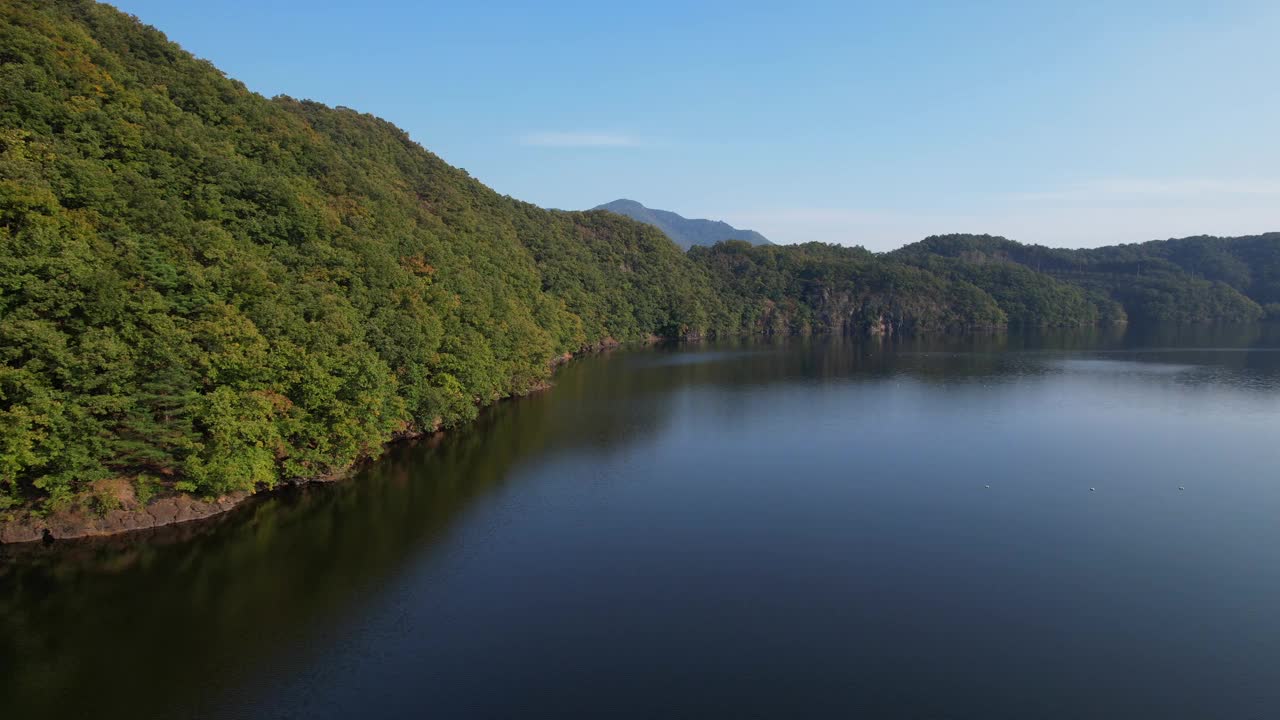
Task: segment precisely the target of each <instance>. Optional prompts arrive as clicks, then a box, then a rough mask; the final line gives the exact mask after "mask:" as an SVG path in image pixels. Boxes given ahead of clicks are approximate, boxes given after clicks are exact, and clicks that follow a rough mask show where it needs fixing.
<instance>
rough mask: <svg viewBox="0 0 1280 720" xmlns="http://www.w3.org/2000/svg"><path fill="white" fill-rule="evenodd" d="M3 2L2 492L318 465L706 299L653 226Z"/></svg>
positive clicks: (106, 31)
mask: <svg viewBox="0 0 1280 720" xmlns="http://www.w3.org/2000/svg"><path fill="white" fill-rule="evenodd" d="M0 14H2V16H0V338H2V339H3V342H2V343H0V507H2V506H3V505H5V504H13V503H15V502H18V501H19V500H20V499H21V498H24V497H38V498H42V499H43V500H45V501H46V502H47V503H48V504H50V505H55V506H56V505H58V504H60V503H61V502H63V501H65V500H66V499H68V498H70V497H71V496H72V495H73V494H75V493H76V492H78V491H79V490H82V489H84V488H86V487H88V485H89V484H90V483H92V482H93V481H94V480H96V479H99V478H105V477H110V476H118V475H129V476H133V475H137V476H139V477H140V478H141V480H140V481H139V487H140V489H141V490H142V491H143V492H144V493H147V492H150V489H151V488H161V487H165V486H166V485H167V484H169V483H172V482H176V483H177V487H178V488H179V489H184V490H193V491H198V492H200V493H207V494H213V493H221V492H225V491H228V490H231V489H236V488H241V489H244V488H253V487H260V486H263V485H270V484H272V483H274V482H276V481H277V480H278V479H280V478H286V477H295V476H313V475H318V474H324V473H328V472H332V471H335V470H339V469H341V468H344V467H346V466H348V465H350V464H351V463H352V462H353V461H354V460H356V459H358V458H359V457H361V456H364V455H367V454H371V453H374V452H376V451H377V449H378V448H379V447H380V446H381V444H382V443H383V442H384V441H385V440H386V439H388V438H389V437H391V436H392V435H393V434H395V433H400V432H407V431H414V430H423V429H432V428H436V427H440V426H450V425H454V424H457V423H460V422H465V421H466V420H469V419H470V418H472V417H474V415H475V414H476V412H477V408H478V407H480V406H482V405H484V404H487V403H489V402H491V401H492V400H494V399H495V398H498V397H501V396H504V395H509V394H512V393H519V392H523V391H526V390H528V389H530V388H532V387H535V386H537V385H539V384H540V383H542V382H544V381H545V380H546V378H547V377H548V375H549V369H548V361H549V360H551V359H552V358H554V357H556V356H559V355H561V354H563V353H566V352H572V351H574V350H578V349H580V348H583V347H586V346H589V345H591V344H593V343H598V342H600V341H602V340H605V339H606V338H609V337H612V338H616V339H618V340H624V341H625V340H637V339H642V338H645V337H648V336H649V335H650V334H671V335H678V334H684V333H695V334H696V333H701V332H704V331H705V330H706V329H707V327H709V325H710V323H712V322H713V321H714V320H716V319H719V318H721V317H722V315H723V310H722V309H721V306H720V303H719V301H718V300H717V299H716V298H715V297H714V296H713V295H712V294H711V292H710V290H709V287H708V285H709V284H708V282H707V281H706V280H705V277H704V274H703V271H702V270H701V269H699V268H698V267H697V266H695V265H694V264H693V263H691V262H690V261H689V260H688V259H687V258H686V257H684V255H683V254H682V253H680V251H679V250H678V249H677V248H675V247H674V246H672V245H671V244H670V242H669V241H668V240H667V239H666V238H665V237H663V236H662V235H661V233H659V232H658V231H656V230H653V229H651V228H649V227H647V226H645V225H642V224H639V223H632V222H628V221H625V220H622V219H620V218H617V217H616V216H613V215H610V214H608V213H603V212H601V213H585V214H584V213H555V212H548V211H544V210H541V209H538V208H535V207H533V206H531V205H527V204H524V203H520V202H517V201H514V200H511V199H509V198H506V197H502V196H500V195H498V194H496V193H494V192H492V191H491V190H489V189H488V188H486V187H484V186H483V185H481V184H480V183H478V182H477V181H475V180H473V179H472V178H470V177H469V176H467V174H466V173H464V172H462V171H460V170H456V169H454V168H451V167H449V166H448V165H447V164H445V163H444V162H442V161H441V160H440V159H439V158H437V157H435V156H434V155H432V154H430V153H428V152H426V151H424V150H423V149H422V148H421V147H419V146H418V145H416V144H415V143H413V142H412V141H410V140H409V138H408V137H407V136H406V135H405V134H404V133H403V132H402V131H400V130H398V129H397V128H395V127H393V126H392V125H390V124H389V123H386V122H383V121H381V120H378V119H376V118H373V117H371V116H368V115H362V114H359V113H357V112H354V111H352V110H347V109H342V108H339V109H331V108H327V107H323V106H320V105H318V104H315V103H308V102H300V101H296V100H292V99H289V98H277V99H275V100H267V99H265V98H263V97H261V96H259V95H256V94H254V93H251V92H249V91H248V90H246V89H245V87H244V86H243V85H241V84H240V83H238V82H235V81H233V80H229V79H227V78H226V77H224V76H223V75H222V74H221V73H219V72H218V71H217V70H216V69H214V68H213V67H212V66H210V65H209V64H208V63H205V62H202V61H199V60H196V59H194V58H192V57H191V56H190V55H188V54H187V53H185V52H183V51H182V50H181V49H180V48H178V47H177V46H176V45H174V44H172V43H170V42H168V41H167V40H166V39H165V37H164V36H163V35H162V34H161V33H159V32H158V31H156V30H154V29H151V28H148V27H145V26H143V25H141V24H139V23H138V22H137V21H135V20H134V19H132V18H130V17H128V16H126V15H124V14H122V13H119V12H118V11H116V10H114V9H112V8H110V7H108V6H105V5H97V4H95V3H92V2H86V1H83V0H60V1H58V2H45V1H42V0H40V1H38V0H18V1H14V2H6V3H4V4H3V5H2V6H0Z"/></svg>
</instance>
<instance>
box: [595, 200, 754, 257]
mask: <svg viewBox="0 0 1280 720" xmlns="http://www.w3.org/2000/svg"><path fill="white" fill-rule="evenodd" d="M592 209H593V210H608V211H609V212H614V213H617V214H619V215H625V216H627V217H629V218H631V219H632V220H639V221H640V222H642V223H645V224H646V225H652V226H654V227H656V228H658V229H659V230H661V231H662V232H664V233H666V234H667V237H669V238H671V239H672V240H674V241H675V243H676V244H677V245H679V246H680V247H681V248H683V249H685V250H688V249H689V248H691V247H693V246H694V245H715V244H716V243H718V242H720V241H721V240H746V241H747V242H749V243H751V244H752V245H772V244H773V243H771V242H769V239H768V238H766V237H765V236H763V235H761V234H760V233H758V232H756V231H755V230H739V229H738V228H736V227H734V226H732V225H730V224H729V223H726V222H721V221H719V220H691V219H689V218H686V217H682V216H680V215H677V214H675V213H673V212H670V211H668V210H654V209H653V208H647V207H645V206H643V205H641V204H640V203H638V202H636V201H635V200H614V201H613V202H611V203H605V204H604V205H597V206H596V207H594V208H592Z"/></svg>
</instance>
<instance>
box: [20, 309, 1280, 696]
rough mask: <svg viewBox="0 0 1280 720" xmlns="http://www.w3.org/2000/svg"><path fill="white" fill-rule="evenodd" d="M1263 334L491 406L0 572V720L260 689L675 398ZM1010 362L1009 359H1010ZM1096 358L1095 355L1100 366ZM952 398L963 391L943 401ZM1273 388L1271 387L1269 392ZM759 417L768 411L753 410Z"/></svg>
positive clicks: (874, 348)
mask: <svg viewBox="0 0 1280 720" xmlns="http://www.w3.org/2000/svg"><path fill="white" fill-rule="evenodd" d="M1278 340H1280V338H1278V337H1277V332H1276V328H1274V327H1271V328H1267V327H1264V326H1252V327H1234V328H1233V327H1221V326H1219V327H1213V326H1205V327H1193V328H1187V327H1182V328H1127V329H1126V328H1110V329H1107V328H1094V329H1089V330H1085V331H1054V332H1048V331H1032V332H1022V333H1019V332H1010V333H1000V334H991V335H966V336H946V335H935V336H929V337H917V338H893V339H865V338H863V339H850V338H838V337H812V338H791V339H772V340H761V339H753V340H738V341H725V342H716V343H706V344H694V345H686V346H679V347H660V348H652V349H646V350H643V351H634V352H633V351H622V352H618V353H615V354H613V355H612V356H608V357H591V358H585V359H582V360H580V361H577V362H575V363H572V364H570V365H568V366H566V367H565V368H562V370H561V371H560V372H559V373H558V374H557V377H556V387H555V388H554V390H552V391H550V392H547V393H540V394H537V395H534V396H530V397H527V398H522V399H518V400H514V401H511V402H508V403H503V404H501V405H499V406H497V407H496V408H494V409H492V410H491V411H488V412H485V413H483V415H482V417H481V418H480V420H478V421H477V422H476V423H475V424H473V425H472V426H470V427H467V428H464V429H462V430H460V431H457V432H452V433H449V434H447V435H444V436H439V437H436V438H431V439H428V440H424V441H422V442H419V443H417V444H416V445H408V446H403V447H399V448H395V449H393V450H392V451H390V452H389V453H388V455H387V456H386V457H385V458H384V459H383V460H381V461H379V462H378V463H376V464H374V465H372V466H371V467H369V468H368V469H366V470H364V471H363V472H361V473H360V474H359V477H357V478H356V479H354V480H353V481H349V482H342V483H336V484H333V485H327V486H309V487H304V488H297V489H292V490H287V491H284V492H281V493H278V494H274V495H271V496H269V497H266V498H263V499H261V500H257V501H254V502H251V503H250V504H248V505H246V506H245V507H243V508H241V509H239V510H238V511H235V512H233V513H230V514H228V515H225V516H222V517H221V518H218V519H216V520H214V521H212V522H208V523H196V524H189V525H183V526H176V527H173V528H163V529H160V530H157V531H153V532H150V533H146V534H141V535H138V536H133V537H127V538H122V539H115V540H107V541H93V542H85V543H65V542H64V543H57V544H55V545H54V546H53V547H50V548H25V549H23V550H22V551H21V553H20V554H19V555H16V556H15V555H13V551H11V550H0V553H9V554H10V556H11V557H10V558H9V559H8V560H7V561H6V560H5V559H4V558H3V557H0V666H3V667H4V668H5V671H4V673H0V714H3V715H4V716H6V717H32V716H36V715H37V714H38V713H39V714H45V715H63V714H78V713H76V712H74V711H75V710H78V709H82V708H84V707H85V706H86V705H87V704H91V705H92V706H93V707H94V710H95V714H97V715H100V716H110V715H112V714H113V713H119V714H126V713H131V712H132V710H134V709H137V708H139V707H146V708H148V709H157V710H158V711H162V710H163V709H164V708H180V707H183V703H185V702H189V701H190V699H191V697H192V695H199V696H205V695H207V694H208V692H207V689H201V690H200V691H198V692H197V691H193V690H192V688H193V687H201V688H209V687H215V688H216V687H227V686H231V685H234V684H237V683H243V682H245V681H246V680H248V679H249V678H251V677H257V676H261V675H262V674H264V673H266V672H268V670H267V668H269V666H270V662H271V660H272V653H273V652H274V651H276V650H278V649H280V648H283V647H289V646H290V645H296V644H299V643H312V642H316V638H317V637H323V636H324V629H325V628H327V627H329V626H331V625H332V624H333V623H335V622H337V621H341V620H342V619H343V618H347V617H350V616H351V615H352V612H353V610H354V609H356V608H358V607H359V606H360V605H361V604H362V602H364V601H365V600H366V599H368V598H374V597H377V596H378V595H379V589H380V588H381V587H382V586H384V585H385V583H387V582H389V581H391V580H393V579H394V578H396V577H398V576H399V574H400V573H401V572H402V571H403V568H405V567H406V565H407V564H409V563H410V562H411V561H413V560H414V559H415V558H422V557H423V555H424V553H430V552H431V550H432V549H433V548H434V547H438V541H439V540H440V539H441V538H442V536H444V535H445V534H446V533H447V532H448V531H449V529H450V528H451V527H453V526H454V525H455V524H456V523H457V522H458V521H459V520H460V519H461V518H463V517H464V516H465V514H466V513H467V511H468V509H469V508H471V507H473V505H474V503H475V502H476V501H477V500H479V499H481V498H483V497H485V496H486V495H489V494H490V493H492V492H493V491H494V490H495V489H497V488H498V487H500V486H501V485H502V484H503V483H504V482H505V481H506V480H507V479H508V478H510V477H513V476H515V475H518V473H517V472H516V470H517V469H518V468H519V467H520V466H521V465H522V464H525V463H530V462H534V461H540V460H545V459H546V458H547V457H548V456H549V455H550V454H554V453H561V452H572V453H588V454H597V453H598V454H599V455H600V456H601V457H605V456H607V455H608V453H609V452H611V451H613V450H616V449H617V448H618V447H620V446H622V445H624V444H627V443H635V442H638V441H642V440H644V439H645V438H646V437H650V436H652V435H654V434H657V433H660V432H662V431H663V430H664V429H666V428H668V427H669V426H670V423H671V422H672V421H673V419H674V418H676V417H678V413H677V412H676V409H677V405H676V403H677V398H679V397H680V396H681V394H682V393H685V392H686V391H688V392H693V393H694V395H693V396H691V397H693V398H694V399H695V400H696V399H697V397H696V393H697V391H699V390H701V389H706V388H710V387H715V388H717V389H721V390H729V391H731V392H729V393H728V397H722V398H720V400H719V402H720V405H719V406H718V407H717V408H716V409H715V412H716V413H717V414H718V415H717V416H718V417H720V418H721V420H722V421H723V422H725V423H727V425H726V427H729V428H732V427H736V425H733V424H732V423H733V422H734V420H735V419H734V417H731V416H730V415H729V414H725V413H735V412H736V413H737V414H738V416H739V418H738V419H741V416H745V415H747V414H749V413H752V412H759V411H761V409H760V408H759V407H758V406H757V405H758V403H761V402H767V400H768V397H767V395H761V394H758V393H755V391H756V390H759V389H761V388H764V387H769V386H774V387H777V386H779V385H781V384H786V383H792V382H795V383H807V384H817V385H820V384H821V383H824V382H839V383H863V382H865V383H875V382H882V381H884V380H886V379H888V378H893V377H903V378H907V379H910V380H911V381H913V382H920V383H926V384H930V385H936V386H939V387H948V386H949V387H951V388H959V387H960V386H962V385H963V384H964V383H963V380H964V379H966V378H988V377H991V378H1000V377H1037V376H1040V375H1046V374H1051V373H1060V372H1063V371H1062V369H1061V368H1060V367H1055V366H1054V365H1053V364H1052V363H1049V362H1044V361H1043V358H1044V357H1051V356H1053V355H1054V354H1055V353H1057V354H1061V353H1075V352H1083V353H1084V354H1085V355H1086V356H1088V357H1098V358H1106V359H1116V360H1120V361H1124V362H1136V363H1179V362H1183V363H1187V364H1194V365H1196V367H1197V368H1205V367H1208V368H1211V369H1212V368H1219V369H1221V370H1222V372H1221V373H1215V372H1210V371H1205V372H1195V373H1182V374H1176V375H1171V374H1158V373H1150V374H1147V375H1137V376H1134V377H1133V378H1131V379H1126V382H1143V383H1148V382H1149V383H1179V384H1195V383H1203V384H1205V386H1206V387H1207V386H1210V385H1213V384H1214V383H1220V382H1232V381H1233V380H1232V378H1233V377H1234V378H1236V379H1237V380H1238V375H1237V374H1233V373H1232V372H1230V371H1232V370H1245V371H1247V372H1252V373H1255V374H1267V376H1268V377H1269V378H1272V380H1273V379H1274V377H1275V376H1276V375H1280V352H1264V353H1244V352H1213V353H1208V352H1203V351H1196V350H1183V351H1179V352H1153V351H1150V350H1144V349H1149V348H1153V347H1154V348H1170V347H1183V348H1196V347H1200V348H1229V347H1237V348H1239V347H1259V346H1264V345H1265V346H1269V347H1276V346H1277V345H1280V342H1278ZM1010 351H1022V352H1010ZM1095 353H1096V354H1095ZM957 381H961V382H957ZM1275 386H1276V383H1275V382H1273V381H1270V384H1269V385H1268V387H1270V388H1272V389H1274V388H1275ZM766 411H767V410H766Z"/></svg>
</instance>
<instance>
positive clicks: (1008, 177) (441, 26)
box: [117, 0, 1280, 249]
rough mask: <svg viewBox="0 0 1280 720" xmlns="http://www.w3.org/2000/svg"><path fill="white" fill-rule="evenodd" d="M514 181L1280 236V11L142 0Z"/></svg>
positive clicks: (1136, 232)
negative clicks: (1276, 233) (1269, 232)
mask: <svg viewBox="0 0 1280 720" xmlns="http://www.w3.org/2000/svg"><path fill="white" fill-rule="evenodd" d="M117 5H118V6H119V7H121V8H122V9H124V10H126V11H128V12H131V13H134V14H136V15H138V16H139V17H141V18H142V19H143V20H144V21H145V22H147V23H149V24H151V25H155V26H156V27H158V28H160V29H161V30H163V31H165V32H166V33H167V34H168V35H169V37H170V38H171V39H173V40H175V41H177V42H179V43H181V44H182V45H183V46H184V47H186V48H187V49H188V50H190V51H192V52H194V53H195V54H196V55H198V56H200V57H203V58H206V59H208V60H210V61H212V62H213V63H214V64H216V65H217V66H219V67H220V68H222V69H223V70H224V71H226V72H227V73H228V74H229V75H231V76H232V77H235V78H238V79H240V80H243V81H244V82H245V83H246V84H247V85H248V86H249V87H250V88H252V89H253V90H256V91H258V92H261V93H263V94H265V95H275V94H287V95H292V96H294V97H302V98H311V99H315V100H319V101H322V102H325V103H329V104H333V105H346V106H349V107H353V108H357V109H359V110H363V111H366V112H371V113H374V114H376V115H379V116H381V117H384V118H386V119H388V120H390V121H392V122H394V123H395V124H397V125H399V126H400V127H402V128H404V129H406V130H407V131H409V133H410V134H411V135H412V136H413V137H414V139H416V140H417V141H418V142H420V143H422V144H423V145H424V146H426V147H427V148H428V149H430V150H432V151H433V152H435V153H437V154H439V155H441V156H442V157H444V158H445V159H446V160H447V161H449V162H450V163H453V164H454V165H458V166H460V167H465V168H467V170H469V171H470V172H471V173H472V174H473V175H474V176H476V177H478V178H479V179H481V180H482V181H484V182H485V183H486V184H488V185H489V186H491V187H493V188H494V189H496V190H498V191H499V192H502V193H506V194H509V195H513V196H515V197H518V198H521V199H523V200H528V201H530V202H534V203H538V204H540V205H544V206H547V207H560V208H575V209H576V208H586V207H590V206H593V205H596V204H599V203H602V202H606V201H608V200H612V199H615V198H618V197H628V198H632V199H635V200H639V201H641V202H643V203H645V204H646V205H649V206H651V207H658V208H664V209H669V210H674V211H676V212H679V213H681V214H683V215H686V216H691V217H712V218H718V219H724V220H727V221H729V222H731V223H733V224H735V225H738V226H745V227H751V228H754V229H757V230H760V231H761V232H763V233H765V234H766V235H768V236H769V237H771V238H773V239H774V240H776V241H781V242H799V241H805V240H821V241H824V242H841V243H846V244H862V245H865V246H867V247H869V248H872V249H888V248H892V247H896V246H898V245H902V244H904V243H907V242H911V241H914V240H917V239H919V238H921V237H923V236H925V235H928V234H931V233H941V232H990V233H993V234H1003V235H1007V236H1010V237H1013V238H1015V239H1019V240H1024V241H1028V242H1040V243H1044V244H1049V245H1070V246H1090V245H1101V244H1108V243H1114V242H1129V241H1141V240H1148V239H1154V238H1164V237H1170V236H1181V235H1191V234H1201V233H1206V234H1219V235H1227V234H1243V233H1253V232H1262V231H1267V230H1280V51H1278V50H1277V47H1278V44H1280V3H1277V2H1275V0H1261V1H1245V2H1208V1H1202V2H1182V1H1181V0H1165V1H1163V2H1123V1H1120V0H1116V1H1113V2H1095V1H1093V0H1083V1H1079V0H1078V1H1074V2H1060V3H1048V2H973V3H960V2H936V3H935V2H920V3H911V2H902V3H897V2H879V3H855V2H831V3H806V2H786V3H782V2H778V3H769V4H757V3H751V2H673V1H668V0H649V1H648V2H637V3H625V4H623V3H607V2H593V3H568V2H552V1H550V0H548V1H546V2H518V3H515V2H513V3H487V2H411V1H409V0H381V1H380V0H367V1H366V2H362V3H355V2H333V1H326V0H307V1H305V2H304V1H303V0H223V1H218V0H208V1H207V2H199V3H195V2H173V0H119V2H118V3H117Z"/></svg>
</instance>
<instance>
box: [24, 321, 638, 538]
mask: <svg viewBox="0 0 1280 720" xmlns="http://www.w3.org/2000/svg"><path fill="white" fill-rule="evenodd" d="M657 340H659V338H656V337H655V338H651V339H649V341H648V342H647V343H646V344H650V343H652V342H656V341H657ZM620 346H621V343H619V342H618V341H617V340H614V339H613V338H605V339H604V340H602V341H600V342H597V343H594V344H592V345H590V346H588V347H586V348H583V349H582V350H580V351H579V352H577V353H565V354H564V355H561V356H557V357H555V358H553V359H552V360H551V361H550V363H549V365H550V367H551V369H552V371H553V372H554V371H555V369H556V368H559V367H560V366H562V365H564V364H565V363H568V362H569V361H570V360H573V359H574V358H575V357H580V356H582V355H590V354H594V353H599V352H604V351H608V350H613V349H615V348H618V347H620ZM550 388H551V383H550V382H544V383H541V384H539V385H538V386H537V387H534V388H531V389H530V390H529V391H528V392H527V393H525V394H526V395H527V394H530V393H534V392H540V391H542V390H547V389H550ZM502 399H508V398H502ZM500 401H501V400H499V402H500ZM439 432H440V431H439V430H438V429H433V430H432V432H431V433H403V434H401V435H399V436H397V437H394V438H391V439H390V441H389V442H388V444H389V445H390V444H396V443H401V442H406V441H410V440H414V439H417V438H420V437H423V436H424V435H430V434H436V433H439ZM361 464H363V463H358V464H357V465H356V466H353V467H351V468H348V469H347V470H345V471H343V472H339V473H334V474H331V475H323V476H319V477H311V478H296V479H293V480H288V481H285V482H283V483H281V484H279V485H276V486H274V487H271V488H267V489H264V490H259V491H257V492H248V491H237V492H233V493H228V494H226V495H222V496H219V497H216V498H207V499H201V498H198V497H195V496H193V495H186V494H181V493H178V494H168V495H164V496H162V497H157V498H155V499H152V500H150V501H148V502H146V503H142V502H140V501H139V500H138V498H137V496H136V495H135V494H134V489H133V484H132V483H131V482H128V481H127V480H123V479H115V480H106V481H102V482H101V485H100V486H99V487H97V488H96V489H97V490H98V492H99V495H106V496H109V497H111V498H114V503H113V504H114V505H115V506H114V507H111V508H110V509H107V510H105V511H97V510H94V509H93V508H90V507H86V506H85V505H84V503H76V504H75V505H74V506H73V507H72V508H70V509H67V510H60V511H57V512H53V513H50V514H49V515H45V516H39V515H36V514H34V513H31V512H29V511H28V512H26V513H24V514H22V515H19V516H17V517H14V518H13V519H10V520H3V519H0V545H9V544H17V543H32V542H41V541H43V542H51V541H54V540H69V539H77V538H91V537H105V536H109V535H119V534H122V533H128V532H134V531H138V530H149V529H152V528H158V527H163V526H166V525H177V524H179V523H186V522H192V521H195V520H205V519H207V518H211V517H214V516H215V515H221V514H223V513H225V512H227V511H229V510H231V509H233V508H235V507H237V506H239V505H240V504H241V503H243V502H244V501H246V500H248V499H249V498H251V497H255V496H258V495H261V494H265V493H270V492H274V491H275V490H277V489H279V488H280V487H283V486H285V485H302V484H306V483H312V482H334V481H337V480H342V479H344V478H347V477H349V476H350V475H351V474H352V472H353V471H354V470H355V469H356V468H358V467H359V466H360V465H361Z"/></svg>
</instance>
